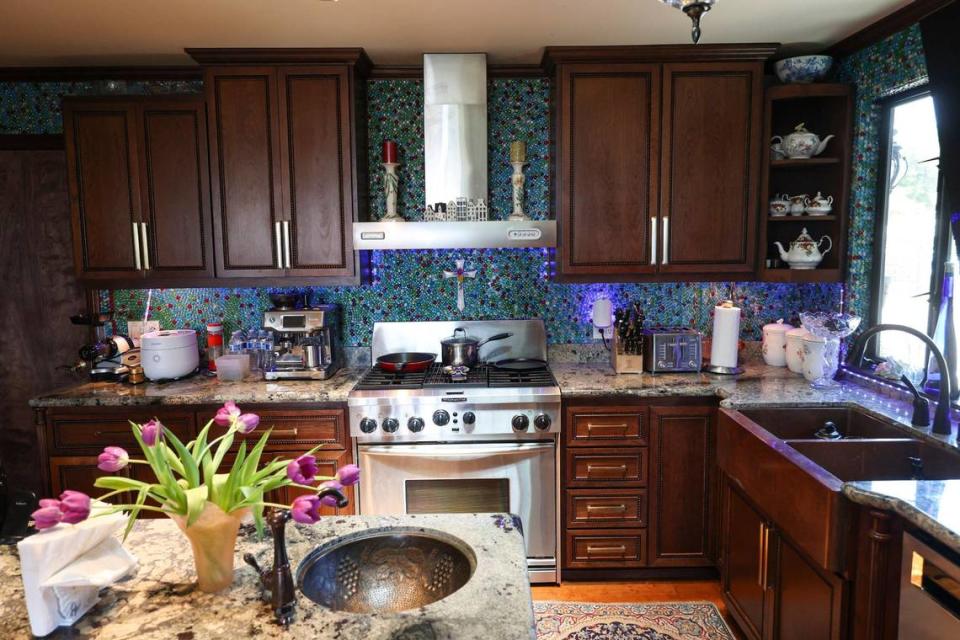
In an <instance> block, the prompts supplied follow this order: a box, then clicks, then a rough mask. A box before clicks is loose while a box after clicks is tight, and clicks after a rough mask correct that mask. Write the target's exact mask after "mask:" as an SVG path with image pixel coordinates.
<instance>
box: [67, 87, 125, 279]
mask: <svg viewBox="0 0 960 640" xmlns="http://www.w3.org/2000/svg"><path fill="white" fill-rule="evenodd" d="M63 126H64V142H65V145H66V151H67V163H68V168H69V169H68V176H69V182H70V211H71V218H72V223H73V246H74V264H75V266H76V271H77V275H78V276H80V277H81V278H83V279H85V280H109V279H118V278H139V277H141V276H142V275H143V274H142V271H141V262H140V259H141V256H140V245H139V243H140V237H139V233H138V231H139V230H138V228H137V226H136V225H137V223H139V222H140V219H141V212H140V182H139V175H138V167H137V129H136V113H135V109H134V108H133V107H132V105H131V104H129V103H125V102H118V101H97V100H76V101H73V100H71V101H67V102H65V104H64V108H63Z"/></svg>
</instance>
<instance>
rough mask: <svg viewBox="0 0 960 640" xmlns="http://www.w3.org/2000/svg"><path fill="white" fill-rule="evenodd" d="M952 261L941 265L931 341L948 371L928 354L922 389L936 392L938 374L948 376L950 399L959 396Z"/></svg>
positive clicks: (938, 379) (938, 380) (938, 382)
mask: <svg viewBox="0 0 960 640" xmlns="http://www.w3.org/2000/svg"><path fill="white" fill-rule="evenodd" d="M954 269H955V267H954V263H953V262H946V263H944V265H943V286H942V287H941V291H940V311H939V312H938V313H937V326H936V329H935V330H934V332H933V341H934V342H936V343H937V346H938V347H940V350H941V351H942V352H943V357H944V358H945V359H946V360H947V368H948V371H947V372H946V373H944V372H942V371H940V368H939V366H937V360H936V358H934V357H933V354H930V358H929V360H928V364H927V372H928V373H927V382H926V384H925V385H924V391H926V392H928V393H934V394H936V393H937V392H938V391H939V390H940V376H941V375H949V376H950V399H951V400H952V401H956V400H957V398H960V388H958V385H957V333H956V329H955V325H954V323H953V322H954V319H953V292H954V291H953V287H954V279H955V274H954Z"/></svg>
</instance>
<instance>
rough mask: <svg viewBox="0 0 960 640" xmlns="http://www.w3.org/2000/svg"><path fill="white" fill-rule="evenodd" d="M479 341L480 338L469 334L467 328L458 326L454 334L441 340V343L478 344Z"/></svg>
mask: <svg viewBox="0 0 960 640" xmlns="http://www.w3.org/2000/svg"><path fill="white" fill-rule="evenodd" d="M477 342H478V340H477V339H476V338H471V337H470V336H468V335H467V330H466V329H464V328H462V327H457V328H456V329H454V330H453V335H452V336H450V337H449V338H444V339H443V340H441V341H440V344H476V343H477Z"/></svg>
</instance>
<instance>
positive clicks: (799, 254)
mask: <svg viewBox="0 0 960 640" xmlns="http://www.w3.org/2000/svg"><path fill="white" fill-rule="evenodd" d="M824 240H826V241H827V248H826V250H824V251H823V252H821V251H820V245H822V244H823V241H824ZM773 244H775V245H776V247H777V249H779V250H780V259H781V260H783V261H784V262H786V263H787V264H788V265H790V268H791V269H816V268H817V265H818V264H820V261H821V260H823V257H824V256H825V255H827V254H828V253H830V250H831V249H833V240H831V239H830V236H823V237H822V238H820V242H814V241H813V238H811V237H810V234H809V233H807V230H806V229H804V230H803V232H802V233H801V234H800V235H799V236H797V239H796V240H794V241H793V242H791V243H790V250H789V251H787V250H786V249H784V248H783V245H782V244H780V243H779V242H774V243H773Z"/></svg>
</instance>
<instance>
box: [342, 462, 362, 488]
mask: <svg viewBox="0 0 960 640" xmlns="http://www.w3.org/2000/svg"><path fill="white" fill-rule="evenodd" d="M337 480H338V481H339V482H340V484H342V485H343V486H345V487H350V486H353V485H355V484H357V482H359V481H360V467H358V466H357V465H355V464H348V465H347V466H345V467H343V468H342V469H340V470H339V471H337Z"/></svg>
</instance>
